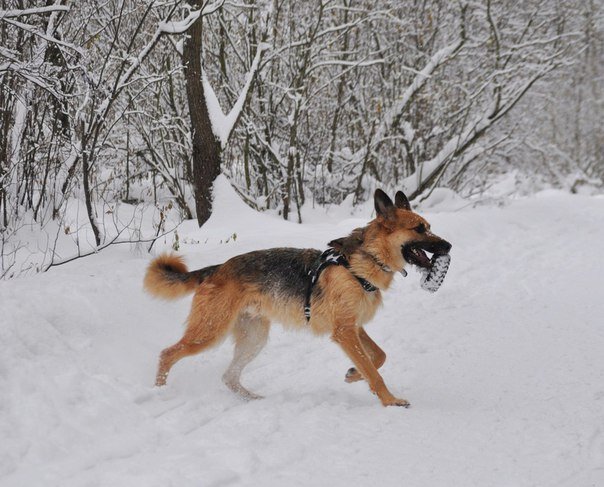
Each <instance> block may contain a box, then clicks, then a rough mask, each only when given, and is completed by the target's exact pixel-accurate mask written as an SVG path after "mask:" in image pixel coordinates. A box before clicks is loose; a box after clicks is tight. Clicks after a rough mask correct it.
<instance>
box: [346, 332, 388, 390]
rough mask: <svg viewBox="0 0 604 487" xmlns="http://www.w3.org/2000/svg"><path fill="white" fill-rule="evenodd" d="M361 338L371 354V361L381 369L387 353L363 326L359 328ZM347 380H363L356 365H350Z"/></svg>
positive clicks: (366, 349)
mask: <svg viewBox="0 0 604 487" xmlns="http://www.w3.org/2000/svg"><path fill="white" fill-rule="evenodd" d="M358 330H359V338H360V339H361V343H362V344H363V348H364V349H365V351H366V352H367V353H368V354H369V357H370V358H371V361H372V362H373V365H374V366H375V368H376V369H379V368H380V367H381V366H382V365H384V362H385V361H386V353H385V352H384V351H383V350H382V349H381V348H380V347H379V345H378V344H377V343H375V342H374V341H373V340H372V339H371V337H370V336H369V335H368V334H367V332H366V331H365V330H364V329H363V328H358ZM344 380H345V381H346V382H349V383H350V382H357V381H359V380H363V376H362V375H361V373H360V372H359V371H358V370H357V369H356V368H354V367H350V368H349V369H348V372H346V377H345V378H344Z"/></svg>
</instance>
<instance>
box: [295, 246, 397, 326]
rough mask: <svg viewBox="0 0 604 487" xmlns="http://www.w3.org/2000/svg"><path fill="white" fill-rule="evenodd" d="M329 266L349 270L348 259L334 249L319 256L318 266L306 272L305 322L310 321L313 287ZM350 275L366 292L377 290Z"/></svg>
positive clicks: (360, 278) (361, 279) (357, 277)
mask: <svg viewBox="0 0 604 487" xmlns="http://www.w3.org/2000/svg"><path fill="white" fill-rule="evenodd" d="M368 255H371V254H368ZM330 265H341V266H344V267H346V268H347V269H349V268H350V263H349V262H348V259H346V257H344V256H343V255H342V254H340V253H339V252H337V251H336V249H333V248H330V249H327V250H326V251H325V252H323V253H322V254H321V256H320V257H319V260H318V265H317V266H316V267H315V268H314V269H311V270H310V271H308V275H309V276H310V280H309V282H308V286H307V288H306V299H305V301H304V316H306V321H310V298H311V295H312V290H313V287H314V286H315V284H316V283H317V281H318V280H319V276H320V275H321V272H323V270H324V269H325V268H326V267H328V266H330ZM390 272H392V271H390ZM350 273H351V274H352V275H353V276H354V278H355V279H356V280H357V281H359V284H360V285H361V287H362V288H363V289H364V290H365V291H366V292H368V293H372V292H375V291H377V290H378V288H377V287H376V286H374V285H373V284H371V282H369V281H368V280H367V279H364V278H362V277H360V276H357V275H356V274H353V273H352V272H350Z"/></svg>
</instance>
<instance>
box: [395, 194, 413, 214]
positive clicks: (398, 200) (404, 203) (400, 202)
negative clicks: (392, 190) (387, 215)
mask: <svg viewBox="0 0 604 487" xmlns="http://www.w3.org/2000/svg"><path fill="white" fill-rule="evenodd" d="M394 204H395V205H396V207H397V208H400V209H402V210H409V211H411V203H409V200H408V199H407V197H406V196H405V193H403V192H402V191H397V192H396V196H395V197H394Z"/></svg>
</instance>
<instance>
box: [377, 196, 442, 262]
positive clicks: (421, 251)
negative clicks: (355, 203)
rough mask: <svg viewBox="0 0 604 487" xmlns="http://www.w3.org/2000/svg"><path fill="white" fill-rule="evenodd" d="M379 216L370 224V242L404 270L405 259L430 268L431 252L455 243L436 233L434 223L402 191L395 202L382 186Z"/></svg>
mask: <svg viewBox="0 0 604 487" xmlns="http://www.w3.org/2000/svg"><path fill="white" fill-rule="evenodd" d="M374 203H375V211H376V214H377V216H376V218H375V220H373V221H372V222H371V223H370V224H369V226H368V227H367V237H368V238H367V239H366V240H365V241H366V244H368V245H370V246H371V247H373V248H374V249H375V251H376V253H377V254H378V255H382V256H384V259H385V260H388V262H387V263H388V264H389V265H392V266H393V268H394V269H396V270H400V269H402V268H403V266H404V263H405V262H406V263H408V264H413V265H416V266H419V267H423V268H430V267H431V262H430V257H428V255H426V252H428V253H430V254H436V255H440V254H447V253H449V251H450V250H451V244H450V243H449V242H447V241H446V240H444V239H442V238H440V237H439V236H437V235H435V234H433V233H432V231H431V229H430V224H429V223H428V222H427V221H426V220H425V219H424V218H422V217H421V216H420V215H418V214H417V213H415V212H413V211H412V210H411V205H410V204H409V200H408V199H407V197H406V196H405V194H404V193H403V192H402V191H398V192H397V193H396V196H395V198H394V202H392V200H391V199H390V198H389V197H388V195H387V194H386V193H384V192H383V191H382V190H381V189H378V190H376V191H375V196H374Z"/></svg>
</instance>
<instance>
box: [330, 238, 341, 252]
mask: <svg viewBox="0 0 604 487" xmlns="http://www.w3.org/2000/svg"><path fill="white" fill-rule="evenodd" d="M327 246H328V247H332V248H334V249H336V250H337V251H338V252H342V249H343V248H344V237H342V238H336V239H335V240H332V241H331V242H329V243H328V244H327Z"/></svg>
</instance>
